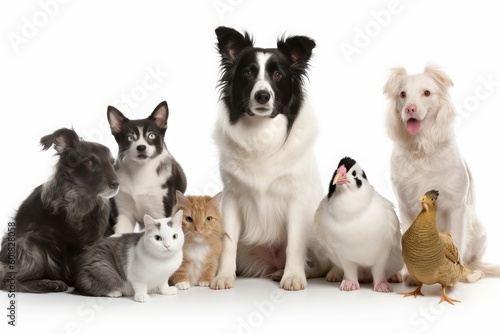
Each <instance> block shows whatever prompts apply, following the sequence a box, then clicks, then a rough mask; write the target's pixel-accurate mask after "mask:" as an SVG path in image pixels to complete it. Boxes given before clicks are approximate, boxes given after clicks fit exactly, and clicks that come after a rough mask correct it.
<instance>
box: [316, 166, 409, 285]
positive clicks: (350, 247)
mask: <svg viewBox="0 0 500 334" xmlns="http://www.w3.org/2000/svg"><path fill="white" fill-rule="evenodd" d="M314 230H315V235H316V237H317V239H318V242H319V243H320V244H322V246H323V247H324V248H325V249H326V251H327V256H328V258H329V259H330V260H331V261H332V262H333V264H334V267H333V268H332V269H331V270H330V272H329V273H328V274H327V280H329V281H338V280H340V277H341V275H342V270H343V279H342V283H341V284H340V290H342V291H353V290H357V289H359V288H360V285H359V282H358V273H360V272H361V273H363V272H365V271H368V272H371V277H372V278H373V289H374V290H375V291H378V292H390V291H392V287H391V285H390V283H389V280H390V281H393V282H401V281H402V275H401V271H402V269H403V267H404V263H403V258H402V253H401V225H400V222H399V219H398V217H397V215H396V212H395V210H394V205H393V204H392V203H391V202H390V201H389V200H387V199H385V198H384V197H382V196H381V195H380V194H378V193H377V191H375V189H374V188H373V186H372V185H371V184H370V183H369V182H368V179H367V177H366V173H365V172H364V171H363V170H362V169H361V167H360V166H359V165H358V164H357V163H356V161H355V160H353V159H351V158H349V157H345V158H343V159H342V160H340V162H339V164H338V168H337V170H336V171H335V172H334V173H333V177H332V181H331V182H330V185H329V191H328V195H327V196H325V198H323V200H322V201H321V202H320V204H319V206H318V209H317V211H316V214H315V216H314ZM335 266H336V267H337V268H336V267H335Z"/></svg>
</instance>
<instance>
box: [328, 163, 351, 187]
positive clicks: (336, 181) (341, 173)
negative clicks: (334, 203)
mask: <svg viewBox="0 0 500 334" xmlns="http://www.w3.org/2000/svg"><path fill="white" fill-rule="evenodd" d="M346 173H347V169H346V168H345V166H344V165H342V166H340V167H339V168H338V169H337V173H336V174H335V177H334V178H333V181H332V184H333V185H343V184H345V183H349V180H348V179H347V178H346V176H345V175H346Z"/></svg>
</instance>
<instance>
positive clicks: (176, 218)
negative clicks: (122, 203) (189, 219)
mask: <svg viewBox="0 0 500 334" xmlns="http://www.w3.org/2000/svg"><path fill="white" fill-rule="evenodd" d="M179 212H180V214H179ZM179 212H177V213H176V214H175V215H173V216H172V217H170V218H161V219H153V218H152V217H151V216H149V215H144V225H145V227H146V231H145V235H144V243H145V246H146V249H147V250H148V251H150V252H152V253H155V254H159V255H161V256H166V257H168V256H170V255H173V254H175V253H177V252H178V251H180V250H182V246H183V245H184V233H183V232H182V210H180V211H179Z"/></svg>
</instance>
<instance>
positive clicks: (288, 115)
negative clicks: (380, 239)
mask: <svg viewBox="0 0 500 334" xmlns="http://www.w3.org/2000/svg"><path fill="white" fill-rule="evenodd" d="M215 32H216V35H217V38H218V44H217V47H218V51H219V53H220V55H221V78H220V82H219V87H220V93H221V95H220V113H219V118H218V120H217V123H216V132H215V140H216V143H217V145H218V148H219V151H220V173H221V179H222V182H223V185H224V190H223V198H222V203H221V210H222V216H223V224H224V232H225V237H224V246H223V253H222V256H221V259H220V265H219V270H218V273H217V276H216V277H215V278H214V280H213V281H212V282H211V288H212V289H226V288H231V287H233V285H234V280H235V275H236V274H238V275H241V276H246V277H262V276H270V277H272V278H273V279H276V280H278V279H279V280H280V287H282V288H284V289H286V290H301V289H304V288H305V286H306V276H307V277H312V276H319V275H320V274H321V275H323V274H326V271H327V270H328V269H327V268H326V267H327V266H328V265H325V267H324V268H319V267H320V266H318V261H316V260H317V259H316V257H315V256H314V252H311V250H313V249H312V248H311V247H309V246H311V245H312V242H311V226H312V222H313V217H314V212H315V210H316V208H317V206H318V204H319V202H320V200H321V198H322V186H321V180H320V177H319V172H318V168H317V165H316V158H315V155H314V151H313V144H314V141H315V139H316V134H317V127H316V121H315V117H314V115H313V112H312V110H311V108H310V106H309V105H308V103H307V99H306V95H305V91H304V87H303V81H304V79H305V77H306V75H307V73H306V70H307V67H308V61H309V59H310V57H311V55H312V50H313V48H314V47H315V45H316V44H315V42H314V41H313V40H312V39H310V38H308V37H305V36H291V37H288V38H282V39H280V40H278V43H277V48H273V49H264V48H256V47H254V46H253V40H252V39H251V38H250V37H249V35H248V33H245V34H244V35H243V34H241V33H239V32H238V31H236V30H234V29H232V28H227V27H219V28H217V29H216V30H215ZM308 248H309V250H308ZM325 269H326V271H324V270H325Z"/></svg>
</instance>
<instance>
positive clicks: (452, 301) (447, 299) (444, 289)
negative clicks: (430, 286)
mask: <svg viewBox="0 0 500 334" xmlns="http://www.w3.org/2000/svg"><path fill="white" fill-rule="evenodd" d="M442 288H443V296H442V297H441V300H440V301H439V304H441V303H442V302H447V303H450V304H451V305H455V304H453V303H461V301H460V300H456V299H452V298H450V297H448V295H447V294H446V286H442Z"/></svg>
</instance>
